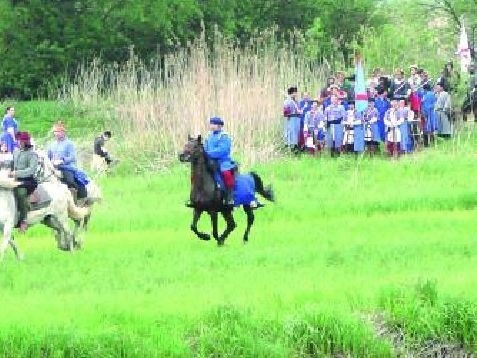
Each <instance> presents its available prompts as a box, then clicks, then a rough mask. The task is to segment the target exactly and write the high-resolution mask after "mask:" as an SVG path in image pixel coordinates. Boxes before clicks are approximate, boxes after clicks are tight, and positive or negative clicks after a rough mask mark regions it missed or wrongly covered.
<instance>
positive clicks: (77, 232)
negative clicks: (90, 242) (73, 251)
mask: <svg viewBox="0 0 477 358" xmlns="http://www.w3.org/2000/svg"><path fill="white" fill-rule="evenodd" d="M73 222H74V223H75V228H74V229H73V247H74V248H77V249H81V247H82V246H83V235H82V234H83V232H84V231H85V229H84V219H83V220H73ZM77 237H78V238H79V239H78V240H76V238H77Z"/></svg>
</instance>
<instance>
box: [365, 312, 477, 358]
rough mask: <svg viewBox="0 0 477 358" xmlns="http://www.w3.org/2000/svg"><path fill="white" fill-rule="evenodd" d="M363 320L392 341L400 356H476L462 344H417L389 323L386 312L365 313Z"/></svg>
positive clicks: (378, 334)
mask: <svg viewBox="0 0 477 358" xmlns="http://www.w3.org/2000/svg"><path fill="white" fill-rule="evenodd" d="M363 320H364V321H366V322H368V323H369V324H370V325H371V327H372V328H373V330H374V332H375V334H376V336H377V337H379V338H381V339H385V340H387V341H389V342H391V344H392V346H393V350H394V356H395V357H399V358H404V357H406V358H411V357H413V358H414V357H415V358H474V357H475V355H474V354H472V353H469V352H467V351H466V350H465V349H464V348H463V347H462V345H460V344H454V343H446V342H441V341H439V340H429V341H426V342H425V343H424V344H416V343H415V342H411V341H410V340H407V339H406V334H405V332H404V330H403V329H402V328H400V327H397V326H393V325H391V324H389V321H390V320H389V319H388V317H387V316H386V314H384V313H371V314H364V315H363Z"/></svg>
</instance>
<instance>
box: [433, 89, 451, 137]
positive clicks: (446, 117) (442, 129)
mask: <svg viewBox="0 0 477 358" xmlns="http://www.w3.org/2000/svg"><path fill="white" fill-rule="evenodd" d="M435 91H436V95H437V100H436V105H435V109H436V119H437V131H438V136H439V137H443V138H450V137H451V135H452V122H451V110H452V101H451V96H450V95H449V93H447V91H445V89H444V83H442V82H438V83H437V84H436V86H435Z"/></svg>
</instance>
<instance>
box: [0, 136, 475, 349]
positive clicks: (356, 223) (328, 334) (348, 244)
mask: <svg viewBox="0 0 477 358" xmlns="http://www.w3.org/2000/svg"><path fill="white" fill-rule="evenodd" d="M461 140H462V143H461V144H460V146H459V147H458V150H456V149H455V148H454V149H453V145H452V144H451V143H447V144H445V145H443V146H441V148H440V149H439V150H436V151H428V152H426V153H421V154H419V155H416V156H411V157H407V158H403V159H401V160H400V161H399V162H390V161H387V160H382V159H379V158H378V159H375V160H368V159H364V160H361V159H360V160H355V159H354V158H340V159H339V160H330V159H329V158H323V159H317V158H308V157H307V158H302V159H300V160H297V159H296V158H289V159H284V160H283V161H280V162H276V163H271V164H268V165H264V166H260V167H258V168H254V169H256V170H257V171H258V172H259V173H260V174H261V175H262V177H263V178H264V179H265V181H266V182H269V181H271V182H272V183H273V184H274V186H275V188H276V192H277V197H278V201H277V203H276V204H274V205H267V207H266V208H265V209H263V210H260V211H259V212H257V220H256V226H255V227H254V229H253V231H252V236H251V242H250V243H249V245H247V246H244V245H243V244H242V243H241V232H242V231H243V228H244V217H243V214H241V213H240V214H237V215H236V216H237V218H238V221H239V228H238V230H237V231H236V232H235V233H234V234H233V235H232V236H231V237H230V239H229V240H228V241H227V243H226V247H224V248H221V249H218V248H216V247H215V244H214V243H213V242H209V243H206V242H200V241H198V240H196V239H195V238H194V237H193V236H192V234H191V233H190V232H189V230H188V226H189V221H190V217H191V216H190V214H191V213H190V211H189V210H188V209H186V208H185V207H183V205H182V203H183V202H184V200H185V199H186V197H187V191H188V168H187V167H185V166H181V167H175V168H173V169H171V170H170V171H169V172H164V173H161V174H156V175H152V176H148V177H134V178H124V177H119V176H118V177H109V178H104V179H102V181H101V182H102V187H103V189H104V192H105V198H106V199H105V202H104V203H103V204H102V205H100V206H98V207H97V210H96V212H95V215H94V218H93V222H92V226H91V231H90V232H89V233H88V234H87V237H86V239H87V243H86V246H85V248H84V250H83V251H81V252H78V253H75V254H74V255H69V254H65V253H61V252H58V251H56V249H55V247H54V240H53V238H52V237H51V236H49V235H48V234H47V232H46V230H44V229H41V228H38V229H34V230H32V231H31V232H30V233H29V234H28V235H27V237H20V236H19V237H18V238H17V239H18V241H19V244H20V245H21V247H22V248H23V249H24V251H25V252H26V254H27V258H26V261H25V262H23V263H21V264H18V263H16V262H15V261H14V259H13V255H12V254H11V253H10V254H9V255H8V257H7V259H6V262H5V263H4V264H3V267H2V268H1V269H2V271H3V272H2V275H0V292H2V306H1V307H0V316H1V317H2V320H1V323H0V342H1V344H3V351H4V352H7V354H8V353H10V354H12V355H18V354H22V355H25V354H31V355H37V354H40V353H41V352H43V353H45V352H46V353H47V354H50V356H55V355H58V356H63V355H67V356H68V355H70V356H83V355H84V356H89V355H92V356H94V355H95V354H96V355H98V354H100V355H102V356H108V355H109V356H117V355H121V354H124V355H126V356H145V355H158V356H164V355H174V356H183V355H189V354H198V355H204V356H205V355H210V354H215V355H225V356H227V355H229V356H237V355H246V356H289V355H292V354H298V355H301V354H318V353H317V352H321V353H328V354H332V353H333V354H336V353H337V352H341V351H344V352H348V353H350V354H352V355H354V356H363V355H369V356H376V357H382V356H387V355H390V354H391V353H390V352H391V351H390V348H389V344H388V343H386V342H383V341H382V340H380V339H377V338H375V337H374V335H373V334H372V332H371V329H370V328H369V327H370V326H369V325H366V324H365V323H363V320H362V319H361V317H362V315H364V314H367V313H368V312H385V314H386V315H389V317H390V318H389V320H390V321H391V322H396V323H397V324H399V325H400V326H401V327H402V326H404V327H405V329H406V332H409V334H410V339H414V340H415V341H424V340H426V339H427V338H429V337H439V339H441V340H442V341H459V342H462V343H464V344H465V345H466V348H467V349H469V350H474V351H475V352H477V348H476V346H475V342H476V340H477V337H476V333H473V332H472V331H473V328H476V325H477V324H476V323H475V322H477V314H476V311H477V310H475V307H474V306H473V305H472V304H468V302H470V301H472V300H475V299H477V291H476V290H475V287H476V285H477V273H476V271H475V269H474V267H475V264H476V263H477V247H476V245H475V240H476V234H475V220H476V217H477V215H476V214H477V209H476V208H475V207H476V203H477V199H476V198H475V194H476V189H475V182H474V178H475V176H476V174H477V166H476V163H475V155H474V154H473V153H472V152H471V148H473V147H474V146H475V143H474V142H473V140H472V139H468V138H467V137H465V136H463V137H462V138H461ZM202 228H203V229H204V230H207V229H208V220H207V218H205V217H204V218H203V222H202ZM449 307H451V308H452V307H454V308H453V309H454V311H449ZM456 307H457V308H456ZM449 312H451V313H452V317H450V318H449V317H448V316H449ZM462 312H464V313H465V314H464V316H465V317H464V318H459V314H460V313H462ZM416 315H417V317H416ZM454 316H455V317H456V318H454ZM446 317H447V318H449V319H448V320H446ZM469 330H470V333H469ZM449 331H452V332H454V331H455V332H460V331H462V332H465V334H464V333H463V334H461V335H457V333H456V335H455V336H454V335H452V334H450V333H449ZM474 332H477V330H475V331H474ZM0 350H2V349H1V345H0ZM292 352H295V353H292ZM318 355H319V354H318Z"/></svg>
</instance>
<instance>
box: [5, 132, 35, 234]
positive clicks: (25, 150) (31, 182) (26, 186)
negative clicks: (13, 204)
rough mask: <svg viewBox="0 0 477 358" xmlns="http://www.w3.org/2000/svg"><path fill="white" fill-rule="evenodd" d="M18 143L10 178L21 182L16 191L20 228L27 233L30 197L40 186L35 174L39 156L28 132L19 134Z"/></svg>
mask: <svg viewBox="0 0 477 358" xmlns="http://www.w3.org/2000/svg"><path fill="white" fill-rule="evenodd" d="M17 141H18V145H19V149H17V150H15V151H14V152H13V170H12V171H11V172H10V174H9V176H10V177H12V178H15V179H16V180H17V181H19V182H20V185H19V186H17V187H16V188H15V190H14V191H15V196H16V199H17V207H18V213H19V218H18V227H19V230H20V231H21V232H25V230H26V229H27V223H26V221H25V219H26V216H27V214H28V211H29V210H30V203H29V200H28V196H29V195H30V194H31V193H33V192H34V191H35V189H36V187H37V186H38V183H37V181H36V179H35V173H36V171H37V168H38V156H37V155H36V153H35V152H34V151H33V150H32V145H31V143H30V134H29V133H28V132H18V133H17Z"/></svg>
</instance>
